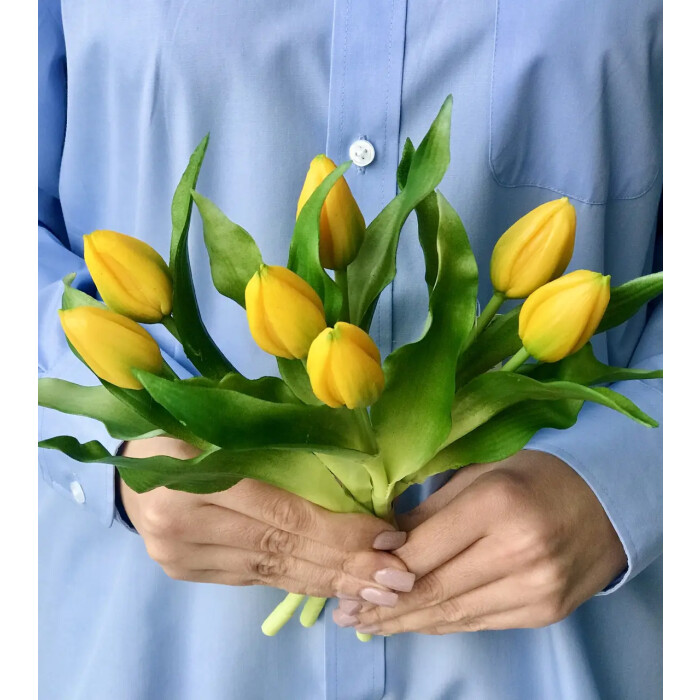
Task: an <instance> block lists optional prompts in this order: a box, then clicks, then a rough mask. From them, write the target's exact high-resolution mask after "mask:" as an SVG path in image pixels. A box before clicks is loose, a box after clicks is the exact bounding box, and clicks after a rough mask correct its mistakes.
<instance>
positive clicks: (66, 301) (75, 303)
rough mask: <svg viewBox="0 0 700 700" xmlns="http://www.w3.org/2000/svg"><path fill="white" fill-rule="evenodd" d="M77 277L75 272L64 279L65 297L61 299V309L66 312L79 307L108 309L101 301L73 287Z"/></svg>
mask: <svg viewBox="0 0 700 700" xmlns="http://www.w3.org/2000/svg"><path fill="white" fill-rule="evenodd" d="M75 277H76V274H75V272H71V273H70V274H68V275H66V276H65V277H64V278H63V296H62V297H61V308H62V309H63V310H64V311H65V310H66V309H76V308H78V307H79V306H96V307H97V308H99V309H106V308H107V307H106V306H105V304H103V303H102V302H101V301H98V300H97V299H95V298H94V297H91V296H90V295H89V294H86V293H85V292H83V291H81V290H80V289H75V287H73V286H71V285H72V284H73V280H74V279H75Z"/></svg>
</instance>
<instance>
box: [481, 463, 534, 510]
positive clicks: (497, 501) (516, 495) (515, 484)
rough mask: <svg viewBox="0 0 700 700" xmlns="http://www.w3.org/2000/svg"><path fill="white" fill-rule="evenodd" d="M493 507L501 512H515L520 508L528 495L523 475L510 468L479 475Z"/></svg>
mask: <svg viewBox="0 0 700 700" xmlns="http://www.w3.org/2000/svg"><path fill="white" fill-rule="evenodd" d="M479 481H480V482H481V485H482V487H483V488H485V489H486V496H487V497H488V498H489V500H490V502H491V507H492V508H494V509H496V510H497V511H499V512H507V513H514V512H517V511H518V510H519V509H520V506H521V505H522V503H523V501H524V499H525V497H526V484H525V481H524V480H523V478H522V476H521V475H520V474H518V473H516V472H514V471H510V470H508V469H499V470H498V471H492V472H487V473H486V474H484V475H483V476H481V477H479Z"/></svg>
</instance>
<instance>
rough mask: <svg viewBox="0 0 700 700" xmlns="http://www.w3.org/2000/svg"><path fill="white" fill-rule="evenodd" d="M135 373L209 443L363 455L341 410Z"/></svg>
mask: <svg viewBox="0 0 700 700" xmlns="http://www.w3.org/2000/svg"><path fill="white" fill-rule="evenodd" d="M135 374H136V376H137V377H138V378H139V380H140V381H141V382H142V383H143V385H144V386H145V387H146V391H148V393H149V394H151V396H152V397H153V398H154V399H155V400H156V401H158V403H160V404H162V405H163V406H165V408H166V409H167V410H169V411H170V412H171V413H172V414H173V415H174V416H176V417H177V418H178V419H179V420H181V421H182V422H183V423H184V424H185V425H186V426H187V427H188V428H189V429H190V430H191V431H192V432H193V433H195V434H196V435H199V436H200V437H202V438H203V439H204V440H206V441H207V442H210V443H211V444H212V445H218V446H219V447H223V448H227V449H236V450H241V449H251V448H255V447H272V446H275V447H287V448H303V449H309V450H314V451H316V452H329V453H334V452H340V453H342V452H344V451H345V450H359V451H362V452H365V451H366V449H365V448H366V445H365V440H364V437H363V435H362V433H361V431H360V430H359V428H358V426H357V424H356V422H355V421H354V419H353V417H352V414H351V412H350V411H348V410H347V409H333V408H328V407H327V406H305V405H303V404H291V403H283V404H279V403H272V402H270V401H263V400H261V399H258V398H255V397H253V396H247V395H245V394H241V393H239V392H237V391H233V390H230V389H219V388H215V387H204V386H196V385H192V384H188V383H187V382H180V381H174V382H171V381H168V380H167V379H162V378H161V377H157V376H156V375H154V374H150V373H149V372H143V371H138V372H135Z"/></svg>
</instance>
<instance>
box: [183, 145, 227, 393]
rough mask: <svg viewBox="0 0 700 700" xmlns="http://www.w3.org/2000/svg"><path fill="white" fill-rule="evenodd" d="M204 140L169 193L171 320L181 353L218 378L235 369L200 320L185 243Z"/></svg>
mask: <svg viewBox="0 0 700 700" xmlns="http://www.w3.org/2000/svg"><path fill="white" fill-rule="evenodd" d="M208 142H209V136H208V135H207V136H205V137H204V139H202V142H201V143H200V144H199V145H198V146H197V148H196V149H195V151H194V153H193V154H192V157H191V158H190V162H189V165H188V166H187V169H186V170H185V172H184V173H183V175H182V179H181V180H180V184H179V185H178V186H177V189H176V190H175V195H174V196H173V204H172V219H173V232H172V239H171V242H170V270H171V273H172V276H173V320H174V321H175V326H176V327H177V332H178V335H179V336H180V341H181V342H182V347H183V348H184V350H185V354H186V355H187V357H188V358H189V359H190V361H191V362H192V364H193V365H194V366H195V367H196V368H197V369H198V370H199V372H200V373H201V374H203V375H204V376H205V377H212V378H214V379H221V378H222V377H224V376H225V375H226V374H228V373H229V372H235V371H236V368H235V367H234V366H233V365H232V364H231V363H230V362H229V361H228V360H227V359H226V357H225V356H224V355H223V353H222V352H221V350H219V348H218V347H217V346H216V344H215V343H214V341H213V340H212V338H211V336H210V335H209V332H208V331H207V329H206V327H205V326H204V323H203V322H202V317H201V316H200V314H199V307H198V306H197V298H196V296H195V292H194V284H193V282H192V270H191V269H190V257H189V252H188V246H187V239H188V232H189V227H190V215H191V213H192V190H193V189H194V187H195V185H196V184H197V177H198V176H199V170H200V168H201V167H202V160H203V159H204V154H205V153H206V150H207V143H208Z"/></svg>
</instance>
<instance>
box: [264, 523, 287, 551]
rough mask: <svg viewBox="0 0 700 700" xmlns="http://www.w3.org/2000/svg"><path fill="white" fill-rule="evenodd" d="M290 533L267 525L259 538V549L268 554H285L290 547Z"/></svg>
mask: <svg viewBox="0 0 700 700" xmlns="http://www.w3.org/2000/svg"><path fill="white" fill-rule="evenodd" d="M291 543H292V535H291V533H289V532H287V531H286V530H280V529H279V528H277V527H274V526H271V527H268V528H267V529H266V530H265V532H264V533H263V536H262V539H261V540H260V549H261V550H262V551H263V552H269V553H270V554H287V553H288V552H289V550H290V549H291Z"/></svg>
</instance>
